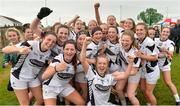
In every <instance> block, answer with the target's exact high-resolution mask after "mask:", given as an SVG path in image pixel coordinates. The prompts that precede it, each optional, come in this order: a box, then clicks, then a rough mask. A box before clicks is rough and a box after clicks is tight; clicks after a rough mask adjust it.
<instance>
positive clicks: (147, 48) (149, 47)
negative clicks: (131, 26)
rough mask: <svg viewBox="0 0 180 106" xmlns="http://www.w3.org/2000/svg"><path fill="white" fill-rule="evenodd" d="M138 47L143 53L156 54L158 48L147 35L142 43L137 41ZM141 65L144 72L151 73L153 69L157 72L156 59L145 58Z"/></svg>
mask: <svg viewBox="0 0 180 106" xmlns="http://www.w3.org/2000/svg"><path fill="white" fill-rule="evenodd" d="M139 47H140V50H141V51H142V52H143V53H144V54H147V55H155V56H158V49H157V47H156V45H155V42H154V41H153V40H152V39H151V38H149V37H145V38H144V40H143V41H142V43H139ZM143 67H144V69H145V70H146V73H151V72H153V71H157V72H159V66H158V61H147V60H146V61H145V63H144V64H143Z"/></svg>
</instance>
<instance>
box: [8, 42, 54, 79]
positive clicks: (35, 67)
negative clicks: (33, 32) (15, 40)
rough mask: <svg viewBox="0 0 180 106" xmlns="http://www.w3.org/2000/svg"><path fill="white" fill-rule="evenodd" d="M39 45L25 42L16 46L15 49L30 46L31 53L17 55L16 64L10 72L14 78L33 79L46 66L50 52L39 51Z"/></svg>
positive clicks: (38, 43)
mask: <svg viewBox="0 0 180 106" xmlns="http://www.w3.org/2000/svg"><path fill="white" fill-rule="evenodd" d="M40 44H41V43H40V42H39V41H26V42H23V43H21V44H17V45H16V46H17V47H24V46H27V47H30V46H31V52H30V53H29V54H22V55H19V57H18V60H17V63H16V64H15V66H13V67H12V70H11V72H12V74H13V75H14V76H15V77H16V78H18V79H19V78H21V79H23V78H24V79H29V80H31V79H35V78H36V77H37V76H38V74H39V72H40V70H41V69H42V68H43V67H44V66H45V65H46V64H47V62H48V59H49V56H50V53H51V52H50V50H48V51H45V52H43V51H41V49H40Z"/></svg>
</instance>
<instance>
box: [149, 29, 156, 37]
mask: <svg viewBox="0 0 180 106" xmlns="http://www.w3.org/2000/svg"><path fill="white" fill-rule="evenodd" d="M155 35H156V31H155V30H154V29H149V30H148V36H149V37H150V38H151V39H154V38H155Z"/></svg>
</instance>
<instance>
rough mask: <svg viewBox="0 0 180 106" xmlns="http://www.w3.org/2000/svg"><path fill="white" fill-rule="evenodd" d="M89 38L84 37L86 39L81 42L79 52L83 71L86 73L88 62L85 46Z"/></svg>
mask: <svg viewBox="0 0 180 106" xmlns="http://www.w3.org/2000/svg"><path fill="white" fill-rule="evenodd" d="M89 40H91V38H90V37H89V38H88V37H86V39H85V40H84V42H83V46H82V50H81V53H80V61H81V64H82V66H83V68H84V71H85V73H87V71H88V68H89V63H88V60H87V59H86V48H87V44H88V41H89Z"/></svg>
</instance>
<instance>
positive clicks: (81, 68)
mask: <svg viewBox="0 0 180 106" xmlns="http://www.w3.org/2000/svg"><path fill="white" fill-rule="evenodd" d="M80 52H81V51H79V50H77V58H78V59H77V71H76V73H81V72H83V73H84V70H83V66H82V64H81V62H80V61H79V58H80V57H79V56H80Z"/></svg>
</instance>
